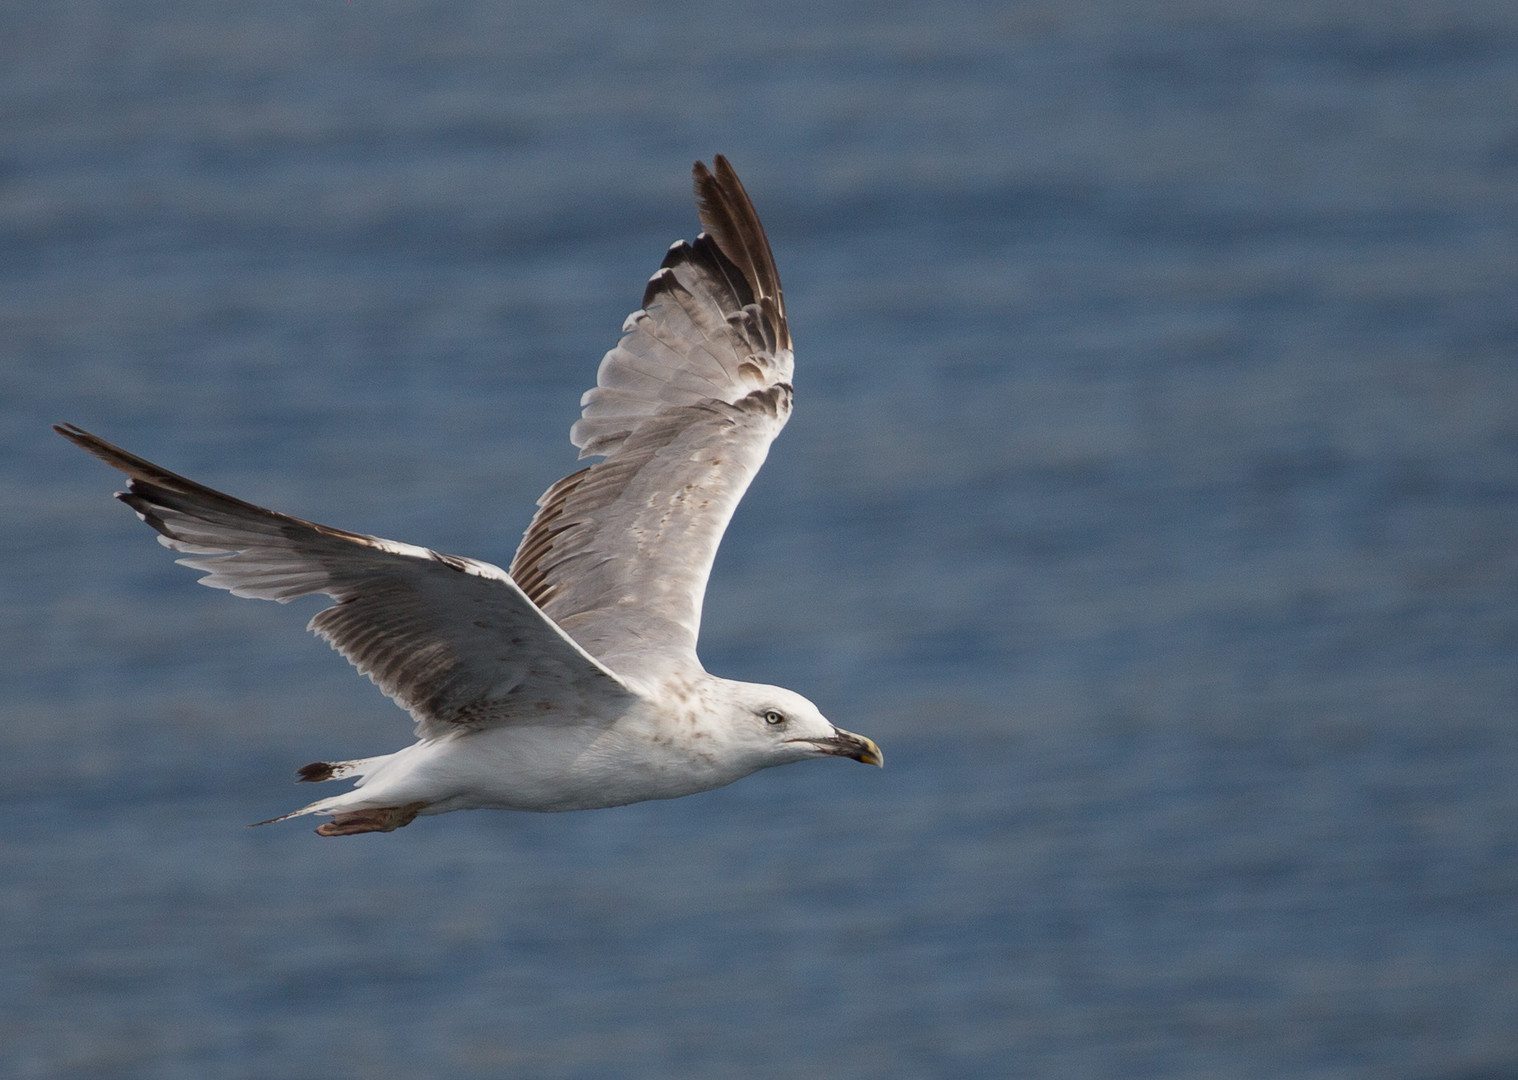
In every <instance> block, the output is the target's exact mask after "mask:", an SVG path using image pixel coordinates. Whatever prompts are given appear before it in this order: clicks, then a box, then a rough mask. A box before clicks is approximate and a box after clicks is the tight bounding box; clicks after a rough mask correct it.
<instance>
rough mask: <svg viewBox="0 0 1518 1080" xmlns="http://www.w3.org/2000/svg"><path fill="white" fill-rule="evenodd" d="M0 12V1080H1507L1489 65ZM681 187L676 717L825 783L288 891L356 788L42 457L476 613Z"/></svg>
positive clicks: (350, 689)
mask: <svg viewBox="0 0 1518 1080" xmlns="http://www.w3.org/2000/svg"><path fill="white" fill-rule="evenodd" d="M1142 8H1143V12H1142V13H1140V12H1139V11H1138V10H1137V9H1136V8H1135V7H1134V6H1132V5H1124V4H1116V3H1098V2H1088V0H1075V2H1073V3H1059V4H1054V3H986V4H979V5H978V4H975V3H970V2H955V0H947V2H944V3H938V4H926V3H924V4H911V3H905V4H888V5H874V4H854V3H842V2H837V3H833V2H821V3H819V2H809V3H805V4H799V3H798V4H779V5H770V6H768V7H765V8H763V9H757V10H756V9H752V8H750V7H748V6H744V5H735V4H726V3H716V4H706V5H699V6H692V5H676V4H661V5H652V6H649V7H645V8H640V9H635V8H630V7H628V6H627V5H622V4H610V3H585V4H576V5H564V4H537V3H513V4H498V3H476V2H473V0H450V2H448V3H415V4H401V3H383V2H378V0H354V2H352V3H348V4H343V3H337V2H335V0H328V2H325V3H318V4H292V3H270V4H256V5H248V4H241V5H226V4H214V5H206V4H189V3H176V2H166V3H146V2H143V0H118V2H114V3H113V2H109V0H108V2H104V3H96V4H84V3H74V2H68V0H65V2H61V3H50V4H23V3H19V2H10V3H4V4H0V552H3V554H4V565H5V567H6V570H7V572H6V573H5V574H4V575H0V609H3V611H4V613H5V614H4V617H3V618H0V646H3V648H0V652H3V655H4V657H5V661H4V666H3V669H0V800H3V807H4V826H3V828H0V1073H3V1074H4V1075H6V1076H14V1077H18V1078H27V1080H35V1078H44V1077H46V1078H54V1077H58V1078H64V1077H67V1078H75V1077H78V1078H86V1077H90V1078H94V1077H99V1078H113V1080H114V1078H128V1080H135V1078H144V1080H146V1078H153V1080H180V1078H184V1080H191V1078H194V1080H200V1078H204V1077H208V1076H216V1077H231V1078H249V1080H251V1078H266V1077H290V1078H305V1077H313V1078H314V1077H364V1078H366V1080H375V1078H380V1080H384V1078H408V1080H411V1078H450V1080H454V1078H473V1077H505V1076H511V1077H517V1076H523V1077H528V1076H530V1077H549V1078H559V1077H576V1078H579V1077H602V1076H619V1077H635V1078H664V1077H671V1076H691V1077H696V1076H702V1077H709V1076H725V1077H728V1076H730V1077H781V1076H788V1077H789V1076H818V1077H835V1078H846V1077H859V1078H898V1077H899V1078H920V1077H974V1078H982V1077H985V1078H992V1077H1004V1076H1060V1077H1078V1078H1079V1077H1092V1078H1101V1077H1166V1078H1182V1077H1194V1078H1198V1080H1200V1078H1217V1077H1238V1078H1250V1077H1278V1076H1290V1077H1325V1078H1326V1077H1346V1078H1360V1077H1365V1078H1371V1077H1375V1078H1393V1080H1425V1078H1428V1080H1433V1078H1450V1080H1495V1078H1499V1077H1515V1076H1518V722H1515V721H1518V716H1515V714H1518V306H1515V298H1518V254H1515V253H1518V113H1515V111H1514V108H1513V106H1514V102H1515V101H1518V8H1515V7H1513V6H1512V5H1511V4H1508V3H1497V2H1495V0H1492V2H1483V0H1474V2H1455V0H1432V2H1425V3H1422V4H1417V5H1413V4H1400V3H1393V2H1384V3H1372V4H1368V5H1364V4H1360V5H1350V4H1338V3H1327V4H1323V3H1305V2H1295V0H1285V2H1278V3H1244V2H1238V3H1228V2H1217V3H1187V4H1181V3H1160V4H1154V5H1142ZM716 151H720V152H724V153H726V154H728V155H729V156H730V157H731V159H732V160H733V161H734V163H735V164H736V165H737V166H738V168H739V170H740V171H741V173H742V175H743V177H744V179H745V181H746V183H747V185H748V187H749V190H750V192H751V193H752V194H753V196H754V198H755V200H756V202H757V204H758V206H759V208H760V210H761V212H762V213H763V215H764V217H765V220H766V223H767V225H768V227H769V231H770V235H771V239H772V241H773V243H774V246H775V249H776V253H777V256H778V258H779V261H780V267H781V271H782V274H783V276H784V279H785V284H786V291H787V299H788V302H789V307H790V310H791V314H792V322H793V328H794V332H795V335H796V338H797V341H798V349H799V355H798V360H797V376H796V382H797V409H796V413H795V416H794V418H793V420H792V422H791V424H790V426H789V428H788V429H787V430H786V432H785V435H784V436H783V438H782V439H781V440H780V442H778V443H777V444H776V446H775V449H774V451H773V453H772V454H771V456H770V463H769V465H768V466H767V467H766V470H765V472H764V473H763V474H762V475H761V477H760V479H759V480H758V482H757V483H756V484H755V486H754V489H753V490H752V492H751V493H750V496H749V498H748V499H747V500H746V501H745V503H744V505H743V507H742V508H741V509H740V511H739V514H738V516H737V518H736V519H735V521H734V523H733V527H732V529H731V531H730V533H729V535H728V539H727V542H726V544H725V546H724V548H723V551H722V554H721V557H720V558H719V561H718V566H717V570H716V574H715V577H714V580H713V583H712V588H711V591H710V593H709V596H708V602H707V609H706V621H705V632H704V635H703V656H704V658H705V660H706V663H707V665H708V666H709V667H711V668H712V669H713V670H715V671H717V672H719V673H721V674H726V675H730V676H734V677H740V678H754V679H761V680H764V681H773V682H780V683H783V684H786V685H789V686H792V687H795V688H796V689H798V690H801V691H802V692H804V693H807V694H808V695H809V696H811V697H812V698H814V699H815V700H816V701H818V703H819V704H820V705H821V706H822V707H823V709H824V711H826V712H827V713H828V714H829V715H830V716H832V717H833V718H834V719H835V720H837V721H838V722H839V723H840V724H842V725H843V726H846V727H849V728H852V729H855V730H859V731H863V732H865V733H868V734H870V735H872V736H874V737H876V738H877V739H878V740H879V741H880V743H881V744H882V746H883V747H884V749H885V752H886V756H887V758H888V762H889V764H888V767H887V768H886V770H885V771H884V772H877V771H875V770H869V769H862V768H858V767H855V766H853V765H851V764H849V763H845V762H826V763H811V764H807V765H803V766H797V767H793V768H787V769H781V770H775V771H772V772H770V773H767V774H763V775H760V776H756V777H753V778H751V779H749V780H746V781H744V782H742V783H740V784H738V785H735V786H733V787H731V788H728V789H725V790H722V791H717V792H712V793H709V794H706V795H702V796H697V797H694V798H691V799H687V800H683V801H678V802H672V803H663V804H647V805H642V806H635V807H629V808H625V809H621V810H614V811H604V812H595V813H586V814H579V815H558V816H542V817H537V816H528V815H510V814H502V813H493V814H492V813H479V814H456V815H450V816H446V817H440V818H429V819H423V820H420V821H418V822H417V823H416V824H414V825H412V826H411V827H409V828H407V829H404V830H402V831H400V832H397V833H394V834H391V835H383V836H368V837H358V838H353V839H348V840H341V841H325V840H321V839H318V838H317V837H315V836H313V835H312V834H311V833H310V831H309V829H308V827H307V825H306V823H292V824H287V825H284V826H279V827H271V828H267V829H259V830H252V831H250V830H247V829H245V828H244V827H243V826H244V825H245V824H246V823H247V822H250V821H256V820H260V819H263V818H267V817H271V816H273V815H275V814H278V813H280V812H283V811H285V810H288V809H290V808H292V807H294V806H295V805H298V804H299V802H300V801H301V799H302V796H303V795H304V794H305V792H304V791H302V790H300V789H296V788H295V787H293V786H291V785H290V783H289V781H290V780H291V778H292V770H293V768H294V767H296V766H298V765H300V764H302V763H304V762H306V761H310V760H313V759H317V758H327V757H352V756H358V755H363V754H369V753H383V752H387V751H389V750H391V749H395V748H397V747H398V746H400V745H402V744H403V743H404V742H405V741H406V739H407V734H408V731H409V725H408V722H407V720H406V718H405V717H404V716H403V715H402V714H401V713H399V712H398V711H396V710H395V709H394V708H393V707H392V706H391V705H390V704H389V703H388V702H386V701H385V700H384V699H383V698H382V697H381V696H380V695H379V694H378V692H377V691H375V690H374V688H373V687H372V686H370V685H368V684H367V683H366V682H365V681H364V680H362V679H360V678H357V677H355V676H354V675H353V674H352V673H351V672H350V671H348V670H347V669H346V667H345V665H344V664H343V663H342V661H341V660H340V659H339V658H338V657H336V656H334V655H333V654H331V653H330V651H329V650H327V648H326V647H325V646H324V645H323V644H322V643H321V642H319V641H317V640H315V639H314V638H311V637H309V636H305V635H303V634H302V633H301V627H302V625H303V624H304V622H305V620H306V619H307V618H309V617H310V615H311V614H312V613H313V611H315V610H317V608H318V607H319V605H318V604H316V603H314V602H306V603H297V604H293V605H291V606H290V608H281V607H277V606H275V605H272V604H257V603H252V602H244V601H238V600H234V599H232V598H230V597H228V596H227V595H226V594H223V593H219V592H213V591H211V590H208V589H202V588H198V587H196V586H195V585H194V576H193V575H192V574H191V573H190V572H188V571H186V570H184V569H182V568H179V567H176V566H174V565H173V563H172V561H171V559H170V558H169V557H168V555H167V553H166V552H164V551H163V550H162V549H160V548H158V547H157V546H156V545H154V544H153V543H152V542H151V539H152V538H151V535H150V534H149V533H148V532H147V530H145V529H144V528H143V527H142V526H141V525H140V524H139V523H138V522H137V521H136V520H135V519H134V518H133V517H132V515H131V514H130V513H129V512H127V511H126V510H125V509H124V508H123V507H121V506H119V505H116V504H114V503H112V502H111V500H110V499H109V494H110V492H111V491H112V490H114V487H113V485H114V483H115V480H114V478H113V476H112V474H110V473H109V472H108V471H107V470H105V469H104V468H102V467H101V466H100V465H99V464H98V463H95V462H93V461H91V460H90V459H88V458H87V457H85V456H84V455H81V454H80V453H78V452H77V451H76V450H74V449H73V448H71V447H69V446H68V445H67V444H65V443H64V442H63V441H62V440H60V439H57V438H56V437H54V436H53V435H51V434H50V433H49V432H48V431H47V425H48V424H50V423H52V422H54V421H58V420H70V421H74V422H76V423H79V424H81V425H83V426H85V427H88V428H91V429H92V430H95V431H98V432H100V433H101V434H103V435H105V436H106V437H107V438H110V439H112V440H114V441H117V442H120V443H122V444H123V445H125V446H127V447H129V448H132V449H134V450H136V451H138V452H140V453H143V454H146V455H148V456H150V457H152V458H154V459H155V460H158V461H161V462H163V463H164V464H166V465H168V466H169V467H171V468H175V469H178V470H180V471H183V472H186V473H188V474H190V475H192V476H195V477H197V478H198V479H201V480H203V481H205V482H208V483H211V484H213V485H215V486H217V487H221V488H224V489H227V490H230V491H232V492H234V493H236V494H239V495H241V496H243V497H245V498H248V499H252V500H254V501H257V502H261V503H264V504H267V505H271V506H274V507H276V508H279V509H282V510H285V511H288V512H292V513H296V514H299V515H302V516H305V517H311V518H315V519H317V520H320V521H324V522H328V523H330V524H333V525H339V526H344V527H347V528H352V529H358V530H361V531H364V532H372V533H377V534H379V535H383V536H391V537H395V538H398V539H403V540H408V541H412V542H416V543H424V544H428V545H431V546H433V547H437V548H440V549H443V550H446V551H452V552H457V553H461V554H468V555H474V556H477V557H480V558H485V559H489V560H491V561H495V562H500V563H504V562H505V561H507V560H508V559H509V558H510V555H511V552H512V550H513V548H514V546H515V543H516V539H517V537H518V536H519V535H520V531H521V529H522V528H523V527H524V526H525V524H526V522H527V520H528V518H529V516H530V511H531V509H532V504H533V500H534V499H535V498H536V497H537V495H538V494H539V493H540V492H541V491H542V490H543V489H544V488H545V487H546V486H547V485H548V484H549V483H550V482H551V481H553V480H554V479H556V478H557V477H558V476H560V475H562V474H563V473H565V472H567V471H569V470H570V469H571V468H572V467H573V466H574V458H573V450H572V448H571V447H570V445H569V443H568V440H567V431H568V427H569V424H570V423H571V422H572V420H573V419H574V416H575V414H576V408H577V401H578V397H579V394H580V393H581V391H582V390H584V389H585V388H586V387H587V386H588V385H590V383H591V380H592V379H593V376H594V370H595V364H596V361H597V359H598V358H599V356H600V355H601V353H602V352H603V351H604V350H605V349H607V348H608V347H609V346H610V345H611V344H612V342H613V341H614V340H615V335H616V330H617V327H618V326H619V324H620V322H621V320H622V318H623V316H624V315H625V314H626V313H627V312H628V311H629V310H630V309H631V308H632V307H633V306H635V304H636V303H637V301H638V298H639V296H640V294H641V289H642V282H643V279H644V278H645V277H646V276H647V275H648V274H649V273H650V272H651V271H652V270H653V269H654V267H655V266H656V265H657V263H658V260H659V258H660V257H661V256H662V253H663V250H664V247H665V246H666V245H667V244H668V243H669V242H670V241H671V240H674V239H675V238H677V237H680V236H690V235H691V234H692V233H693V231H694V221H695V219H694V212H693V209H692V206H691V203H690V197H689V189H688V183H689V181H688V169H689V166H690V163H691V161H692V160H694V159H695V158H696V157H706V158H708V159H709V156H710V154H711V153H713V152H716Z"/></svg>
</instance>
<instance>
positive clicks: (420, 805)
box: [316, 802, 427, 836]
mask: <svg viewBox="0 0 1518 1080" xmlns="http://www.w3.org/2000/svg"><path fill="white" fill-rule="evenodd" d="M426 808H427V804H426V803H424V802H414V803H407V804H406V805H405V806H382V807H380V808H378V809H375V810H351V811H349V812H348V813H345V814H334V815H333V816H332V820H331V821H329V822H327V823H326V824H325V825H322V826H319V827H318V828H317V830H316V834H317V835H318V836H352V835H353V834H354V833H363V832H394V831H395V830H396V829H399V828H400V827H401V826H402V825H410V824H411V823H412V822H413V821H415V820H416V815H418V814H420V813H421V812H422V811H423V810H425V809H426Z"/></svg>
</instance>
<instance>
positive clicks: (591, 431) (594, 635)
mask: <svg viewBox="0 0 1518 1080" xmlns="http://www.w3.org/2000/svg"><path fill="white" fill-rule="evenodd" d="M695 186H696V200H697V206H698V208H699V211H700V214H701V224H702V228H703V232H702V233H701V234H700V235H699V236H697V237H696V239H695V242H694V243H685V242H684V241H681V242H680V243H677V244H675V245H674V246H673V247H671V248H670V249H669V254H668V255H667V256H665V259H664V263H663V265H662V267H661V268H660V269H659V272H658V273H657V274H655V275H654V276H653V277H652V278H650V279H649V282H648V287H647V289H646V290H645V291H644V294H643V307H642V310H640V311H636V312H634V313H633V314H632V315H630V316H628V319H627V321H626V323H625V324H624V325H623V327H622V331H623V336H622V339H621V341H619V342H618V343H617V346H616V348H614V349H612V350H611V351H610V352H609V353H607V354H606V356H605V358H604V359H603V360H602V361H601V367H600V370H599V371H598V372H597V376H596V386H595V388H594V389H592V390H590V391H589V392H587V393H586V394H585V396H584V398H583V399H582V400H581V404H582V405H583V406H584V411H583V412H582V413H581V416H580V419H579V420H578V421H577V422H576V423H575V425H574V428H573V429H572V430H571V432H570V438H571V440H573V442H574V444H575V445H576V446H578V447H579V448H580V456H581V457H590V456H594V455H604V457H605V460H604V461H601V462H599V463H598V464H596V465H592V466H591V467H589V468H587V469H582V470H581V471H580V472H577V473H574V474H573V475H571V476H567V477H565V478H564V479H563V480H560V481H559V482H558V483H556V484H554V485H553V487H551V488H549V489H548V491H547V492H546V493H545V494H544V495H543V497H542V498H541V499H539V500H538V506H539V510H538V512H537V515H536V516H535V517H534V518H533V521H532V525H531V526H530V527H529V528H528V530H527V534H526V535H525V536H524V537H523V539H522V544H521V546H520V547H519V548H518V549H517V553H516V557H515V558H514V559H513V560H512V563H511V576H512V577H513V578H514V579H515V580H516V582H517V584H519V585H520V586H521V587H522V589H523V590H524V591H525V592H526V593H527V595H528V596H529V597H531V598H532V600H533V601H534V602H535V603H536V604H537V605H538V606H539V607H540V608H542V609H543V611H544V612H545V613H547V614H548V615H549V616H550V617H551V618H552V619H553V620H554V621H555V622H556V623H558V624H559V626H560V627H562V628H563V629H564V630H565V631H566V632H567V633H569V634H570V635H571V636H572V637H573V638H574V639H575V640H576V641H578V642H579V643H580V644H581V645H582V646H584V647H585V649H586V650H587V651H589V652H590V653H592V654H593V655H595V656H597V657H599V658H600V659H601V660H602V662H604V663H606V664H608V665H609V666H611V667H613V668H614V669H616V670H617V671H619V672H622V673H624V674H626V675H628V676H641V677H647V678H657V677H658V676H660V675H662V674H666V673H670V672H674V671H681V670H688V669H689V667H690V666H691V665H698V664H699V662H698V661H697V660H696V651H695V650H696V637H697V634H698V632H699V630H700V624H701V601H702V597H703V594H704V593H705V591H706V579H707V576H708V575H709V574H710V572H711V567H712V560H713V558H714V557H715V556H716V552H717V545H718V544H719V543H720V542H721V540H722V533H723V531H724V530H725V529H726V528H727V523H728V521H729V520H730V519H731V518H732V515H733V511H734V509H735V508H736V507H737V505H738V500H739V499H741V498H742V497H743V493H744V492H745V491H746V490H747V489H748V486H749V482H750V481H751V480H753V478H754V474H755V473H756V472H758V471H759V466H760V465H762V464H763V463H764V458H765V455H766V454H767V453H768V452H769V446H770V443H771V441H773V440H774V438H775V436H776V435H777V434H779V433H780V429H781V428H782V427H784V426H785V422H786V419H787V418H788V417H789V416H790V412H791V371H792V366H793V354H792V350H791V336H790V332H789V330H788V329H787V327H786V321H785V303H784V301H783V299H782V297H781V292H780V276H779V274H778V273H777V272H776V270H775V260H774V257H773V256H772V255H771V253H770V246H769V241H768V240H767V239H766V238H765V235H764V228H763V226H762V225H760V223H759V217H758V215H757V214H755V212H754V207H753V204H752V203H750V202H749V198H748V195H747V193H746V192H745V191H744V190H743V185H742V184H741V183H740V182H739V180H738V176H737V174H736V173H735V172H734V171H733V168H732V166H731V165H729V164H728V163H727V160H726V159H725V158H723V157H721V156H720V155H719V156H718V157H717V158H716V161H715V172H710V171H708V170H707V168H706V166H705V165H703V164H702V163H700V162H697V163H696V166H695Z"/></svg>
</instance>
